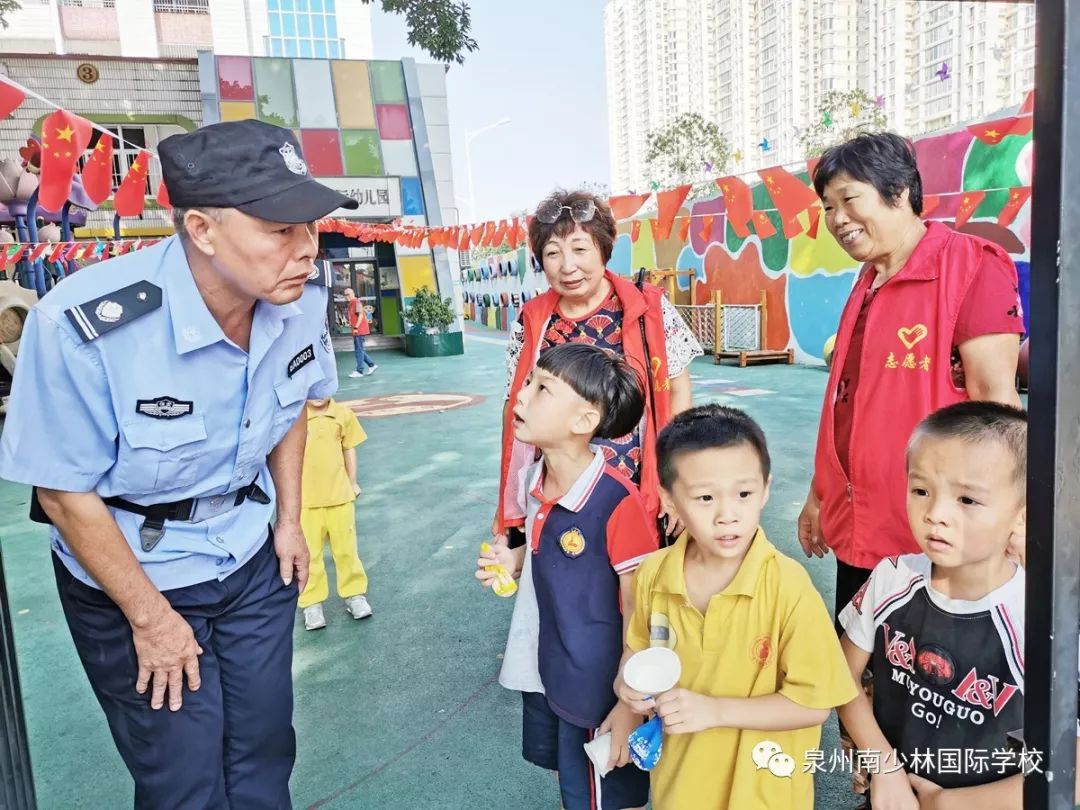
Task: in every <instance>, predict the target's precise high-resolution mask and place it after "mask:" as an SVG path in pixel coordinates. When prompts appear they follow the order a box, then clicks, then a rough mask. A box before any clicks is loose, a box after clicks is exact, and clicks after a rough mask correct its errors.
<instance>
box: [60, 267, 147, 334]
mask: <svg viewBox="0 0 1080 810" xmlns="http://www.w3.org/2000/svg"><path fill="white" fill-rule="evenodd" d="M160 306H161V288H160V287H158V286H157V285H156V284H151V283H150V282H149V281H136V282H135V283H134V284H129V285H128V286H127V287H121V288H120V289H119V290H115V291H114V292H111V293H107V294H105V295H103V296H101V297H100V298H94V299H92V300H90V301H87V302H86V303H85V304H79V305H78V306H74V307H71V308H70V309H67V310H64V314H65V315H67V317H68V320H69V321H71V325H72V326H74V327H75V331H76V332H78V333H79V337H81V338H82V341H83V343H89V342H90V341H92V340H94V339H95V338H99V337H101V336H102V335H104V334H106V333H108V332H111V331H112V330H113V329H116V328H118V327H121V326H123V325H124V324H125V323H131V322H132V321H134V320H136V319H138V318H141V317H142V316H143V315H146V314H147V313H149V312H153V311H154V310H155V309H157V308H158V307H160Z"/></svg>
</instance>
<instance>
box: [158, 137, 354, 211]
mask: <svg viewBox="0 0 1080 810" xmlns="http://www.w3.org/2000/svg"><path fill="white" fill-rule="evenodd" d="M158 157H159V158H160V159H161V170H162V174H163V175H164V178H165V188H166V189H167V190H168V192H169V201H170V202H171V203H172V205H173V206H174V207H176V208H237V209H239V210H240V211H243V212H244V213H245V214H250V215H251V216H253V217H258V218H259V219H265V220H269V221H271V222H287V223H297V222H314V221H315V220H317V219H320V218H322V217H324V216H326V215H327V214H329V213H330V212H332V211H335V210H336V209H338V208H350V209H354V208H357V207H359V203H358V202H357V201H356V200H354V199H352V198H351V197H348V196H346V195H345V194H340V193H338V192H336V191H334V190H333V189H331V188H327V187H326V186H324V185H322V184H321V183H317V182H316V181H315V180H314V179H313V178H312V176H311V173H310V172H309V171H308V166H307V163H305V162H304V156H303V153H302V152H301V150H300V144H299V143H298V142H297V140H296V136H295V135H294V134H293V132H292V130H291V129H284V128H283V127H276V126H274V125H273V124H267V123H266V122H264V121H255V120H248V121H226V122H225V123H221V124H211V125H210V126H206V127H201V128H199V129H196V130H195V131H193V132H185V133H183V134H181V135H172V136H170V137H168V138H166V139H165V140H163V141H162V142H161V143H160V144H158Z"/></svg>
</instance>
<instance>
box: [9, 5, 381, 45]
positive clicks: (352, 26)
mask: <svg viewBox="0 0 1080 810" xmlns="http://www.w3.org/2000/svg"><path fill="white" fill-rule="evenodd" d="M20 1H21V4H22V8H21V9H20V10H18V11H15V12H12V13H10V14H9V15H8V22H9V26H8V28H6V29H0V53H4V54H57V55H66V54H87V55H99V56H122V57H138V58H144V59H157V58H162V57H164V58H178V57H179V58H194V56H195V54H196V52H197V51H199V50H212V51H214V52H215V53H218V54H235V55H238V56H287V57H315V58H331V59H342V58H343V59H370V58H372V56H373V53H374V48H373V45H372V40H371V8H370V6H368V5H366V4H365V3H363V2H362V0H20Z"/></svg>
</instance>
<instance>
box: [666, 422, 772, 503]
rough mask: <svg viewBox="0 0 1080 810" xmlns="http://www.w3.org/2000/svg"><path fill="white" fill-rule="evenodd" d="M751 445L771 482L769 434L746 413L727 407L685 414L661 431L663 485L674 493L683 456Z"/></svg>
mask: <svg viewBox="0 0 1080 810" xmlns="http://www.w3.org/2000/svg"><path fill="white" fill-rule="evenodd" d="M740 444H745V445H748V446H749V447H750V448H751V449H753V451H754V452H755V453H757V456H758V460H759V461H760V462H761V476H762V478H764V479H765V480H766V481H768V480H769V473H770V471H771V470H772V461H771V459H770V458H769V447H768V445H767V444H766V442H765V432H764V431H763V430H762V429H761V425H759V424H758V423H757V422H755V421H754V420H753V419H752V418H750V416H748V415H747V414H746V413H745V412H743V411H740V410H739V409H738V408H728V407H727V406H725V405H716V404H711V405H699V406H698V407H696V408H691V409H690V410H687V411H683V412H682V413H680V414H679V415H678V416H676V417H675V418H674V419H672V420H671V423H670V424H669V425H668V426H667V427H665V428H664V429H663V430H662V431H660V436H659V437H658V438H657V440H656V455H657V464H658V465H659V467H660V485H661V486H662V487H663V488H664V489H666V490H668V491H669V492H670V491H671V488H672V486H674V484H675V479H676V478H677V477H678V470H676V469H675V462H676V459H678V457H679V455H681V454H682V453H695V452H698V451H700V450H713V449H718V448H722V447H735V446H737V445H740Z"/></svg>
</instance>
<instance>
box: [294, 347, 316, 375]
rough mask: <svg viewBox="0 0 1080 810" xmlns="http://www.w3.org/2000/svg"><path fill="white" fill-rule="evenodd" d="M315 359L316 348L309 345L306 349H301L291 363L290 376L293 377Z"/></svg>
mask: <svg viewBox="0 0 1080 810" xmlns="http://www.w3.org/2000/svg"><path fill="white" fill-rule="evenodd" d="M314 359H315V346H314V344H311V343H309V344H308V346H307V348H306V349H301V350H300V353H299V354H297V355H296V357H294V358H293V359H292V360H290V361H289V376H290V377H291V376H292V375H293V374H295V373H296V372H298V371H299V370H300V369H302V368H303V367H304V366H306V365H307V364H308V363H310V362H311V361H312V360H314Z"/></svg>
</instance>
